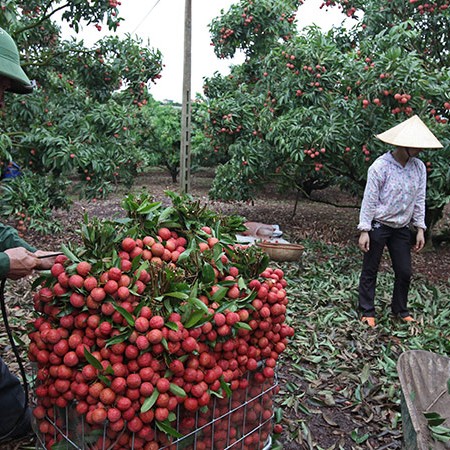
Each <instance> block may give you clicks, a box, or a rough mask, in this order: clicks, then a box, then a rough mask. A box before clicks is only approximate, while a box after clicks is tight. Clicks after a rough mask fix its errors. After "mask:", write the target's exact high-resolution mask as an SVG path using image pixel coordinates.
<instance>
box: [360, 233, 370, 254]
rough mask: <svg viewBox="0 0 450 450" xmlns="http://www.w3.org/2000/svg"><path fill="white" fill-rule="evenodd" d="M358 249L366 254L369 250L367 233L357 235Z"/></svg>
mask: <svg viewBox="0 0 450 450" xmlns="http://www.w3.org/2000/svg"><path fill="white" fill-rule="evenodd" d="M358 247H359V248H360V249H361V251H363V252H364V253H367V252H368V251H369V248H370V237H369V232H368V231H361V234H360V235H359V240H358Z"/></svg>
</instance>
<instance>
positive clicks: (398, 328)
mask: <svg viewBox="0 0 450 450" xmlns="http://www.w3.org/2000/svg"><path fill="white" fill-rule="evenodd" d="M302 244H303V245H305V252H304V254H303V256H302V263H301V265H299V264H292V263H291V264H281V265H280V267H281V268H282V269H283V270H284V271H285V274H286V278H287V279H288V280H289V285H288V295H289V300H290V303H289V307H288V313H287V322H288V323H289V324H290V325H291V326H292V327H294V329H295V336H294V337H293V338H292V339H291V340H290V342H289V345H288V349H287V351H286V353H285V354H284V355H283V359H282V361H281V367H282V369H281V378H282V380H281V386H282V388H281V391H280V395H279V406H281V407H283V409H285V411H289V413H288V414H285V415H286V420H285V425H287V430H288V433H286V437H285V440H286V443H287V445H286V446H285V447H286V448H315V449H319V448H336V449H337V448H340V445H343V447H342V448H348V447H347V446H348V444H349V442H351V444H352V446H351V448H382V445H384V444H385V443H386V442H387V443H389V442H391V443H392V442H394V441H396V440H397V441H398V442H399V443H400V441H401V415H400V396H401V386H400V383H399V380H398V374H397V368H396V364H397V360H398V357H399V356H400V354H401V353H402V352H404V351H407V350H410V349H411V350H412V349H423V350H428V351H432V352H436V353H439V354H443V355H450V332H449V328H448V323H449V316H450V288H449V286H447V285H441V286H437V285H430V284H429V283H428V282H427V281H426V280H425V279H422V278H421V277H420V275H418V276H415V278H414V279H413V281H412V284H411V289H410V295H409V307H410V308H411V311H412V312H413V314H414V317H415V318H416V319H417V323H416V324H413V325H408V324H405V323H403V322H400V321H398V320H395V319H393V318H392V317H391V315H390V301H391V294H392V289H393V274H392V272H391V271H386V272H382V273H380V274H379V277H378V283H377V295H376V311H377V327H376V328H375V329H373V330H372V329H370V328H368V327H367V326H365V325H363V324H361V323H360V322H359V317H358V312H357V291H358V281H359V275H360V270H361V262H362V255H361V253H360V252H359V250H358V249H357V247H356V246H354V247H350V248H349V247H345V248H344V247H337V246H333V245H327V244H320V243H317V242H313V241H308V240H306V241H304V242H302ZM318 408H321V409H320V410H318ZM324 410H325V411H326V414H328V416H326V415H324ZM318 415H320V416H321V420H322V422H325V425H329V428H330V433H331V438H330V439H329V441H330V442H329V444H330V445H329V446H327V447H320V446H319V445H318V444H317V442H315V439H317V436H318V434H317V433H318V432H322V433H326V432H327V431H326V430H325V429H324V428H323V426H322V429H321V431H320V430H315V429H314V427H315V426H316V425H315V423H316V422H317V428H320V423H319V422H318V421H317V420H316V419H317V416H318ZM327 419H328V420H327ZM344 422H345V423H344ZM322 425H323V424H322ZM333 430H335V433H334V434H333V433H332V432H333ZM315 431H316V433H314V432H315ZM289 443H291V444H293V446H292V447H289ZM300 444H301V445H302V447H300ZM295 445H297V447H295ZM346 445H347V446H346ZM361 445H362V446H363V447H360V446H361ZM386 448H399V447H396V446H391V447H386Z"/></svg>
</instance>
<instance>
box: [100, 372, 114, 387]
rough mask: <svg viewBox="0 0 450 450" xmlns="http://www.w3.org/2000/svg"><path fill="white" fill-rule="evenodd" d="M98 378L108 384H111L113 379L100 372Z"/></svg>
mask: <svg viewBox="0 0 450 450" xmlns="http://www.w3.org/2000/svg"><path fill="white" fill-rule="evenodd" d="M98 379H99V380H100V381H101V382H102V383H103V384H105V385H106V386H111V380H110V379H109V378H108V377H105V375H102V374H99V376H98Z"/></svg>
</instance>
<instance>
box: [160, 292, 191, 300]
mask: <svg viewBox="0 0 450 450" xmlns="http://www.w3.org/2000/svg"><path fill="white" fill-rule="evenodd" d="M164 297H173V298H178V299H180V300H186V299H188V298H189V295H188V294H186V293H184V292H166V293H165V294H164Z"/></svg>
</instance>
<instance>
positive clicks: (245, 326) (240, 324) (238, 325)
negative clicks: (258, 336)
mask: <svg viewBox="0 0 450 450" xmlns="http://www.w3.org/2000/svg"><path fill="white" fill-rule="evenodd" d="M234 327H235V328H242V329H244V330H248V331H252V327H251V326H250V325H249V324H248V323H245V322H236V323H235V324H234Z"/></svg>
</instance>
